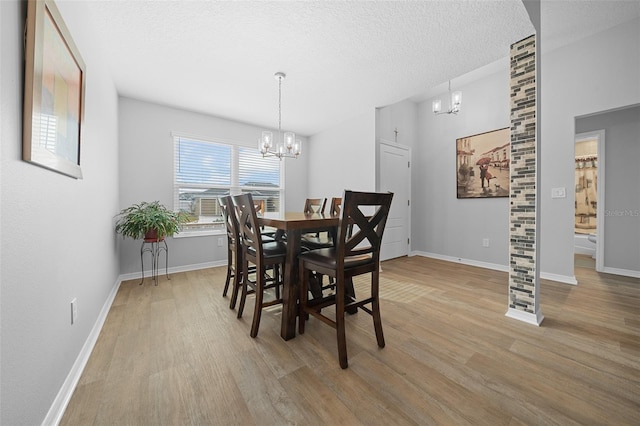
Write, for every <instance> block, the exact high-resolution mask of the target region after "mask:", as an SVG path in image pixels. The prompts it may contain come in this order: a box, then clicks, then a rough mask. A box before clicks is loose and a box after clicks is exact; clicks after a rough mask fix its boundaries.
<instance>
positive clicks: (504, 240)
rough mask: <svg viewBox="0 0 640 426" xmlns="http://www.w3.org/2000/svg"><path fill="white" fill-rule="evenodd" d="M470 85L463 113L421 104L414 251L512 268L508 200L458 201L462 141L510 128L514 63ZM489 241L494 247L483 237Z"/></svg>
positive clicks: (416, 150) (465, 92)
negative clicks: (458, 152)
mask: <svg viewBox="0 0 640 426" xmlns="http://www.w3.org/2000/svg"><path fill="white" fill-rule="evenodd" d="M503 62H504V66H503V67H496V68H497V69H499V71H498V72H496V73H493V74H491V75H489V76H486V77H482V78H480V79H478V80H476V81H473V82H471V83H468V84H466V85H464V86H461V87H460V86H455V90H462V93H463V95H462V109H461V111H460V113H458V114H457V115H437V116H436V115H435V114H433V112H432V110H431V102H432V101H433V100H434V99H435V98H440V99H445V101H444V102H445V104H446V96H447V95H446V93H442V94H441V95H439V96H436V97H435V98H432V99H428V100H426V101H424V102H421V103H420V104H419V105H418V142H417V144H416V146H415V148H414V149H413V167H412V200H413V206H412V210H411V216H412V250H413V251H414V252H418V253H422V254H427V255H433V256H436V257H444V258H453V259H456V260H457V259H461V260H462V261H468V262H469V263H477V264H486V266H494V267H506V265H507V262H508V230H509V216H508V214H509V212H508V202H509V199H508V198H494V199H486V198H485V199H477V198H474V199H457V198H456V139H458V138H461V137H464V136H471V135H475V134H478V133H484V132H487V131H491V130H496V129H500V128H504V127H509V126H510V121H509V120H510V118H509V114H510V110H509V108H510V106H509V62H508V58H505V59H504V60H503ZM483 238H489V243H490V244H489V245H490V246H489V247H488V248H484V247H482V239H483Z"/></svg>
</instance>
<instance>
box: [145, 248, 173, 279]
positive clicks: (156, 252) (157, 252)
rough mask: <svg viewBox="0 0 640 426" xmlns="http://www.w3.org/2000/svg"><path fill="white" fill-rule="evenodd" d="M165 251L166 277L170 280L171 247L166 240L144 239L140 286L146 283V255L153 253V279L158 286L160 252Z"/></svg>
mask: <svg viewBox="0 0 640 426" xmlns="http://www.w3.org/2000/svg"><path fill="white" fill-rule="evenodd" d="M161 251H164V267H165V275H166V276H167V279H168V280H170V279H171V278H170V277H169V247H168V246H167V242H166V241H165V239H164V238H163V239H161V240H159V239H157V238H154V239H144V240H143V241H142V245H141V246H140V264H141V265H142V281H140V284H139V285H142V283H143V282H144V257H143V255H144V253H145V252H149V253H151V279H152V280H153V281H155V282H156V285H158V264H159V263H160V262H159V260H160V259H159V257H160V252H161Z"/></svg>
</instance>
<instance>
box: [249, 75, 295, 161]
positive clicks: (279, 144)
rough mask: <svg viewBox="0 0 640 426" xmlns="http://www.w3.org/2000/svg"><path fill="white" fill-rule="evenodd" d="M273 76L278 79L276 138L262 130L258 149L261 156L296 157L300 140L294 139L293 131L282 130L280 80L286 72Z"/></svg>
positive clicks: (269, 132) (271, 133) (267, 131)
mask: <svg viewBox="0 0 640 426" xmlns="http://www.w3.org/2000/svg"><path fill="white" fill-rule="evenodd" d="M274 77H275V78H276V80H278V139H277V140H274V139H273V132H271V131H270V130H264V131H263V132H262V136H261V137H260V139H258V150H259V151H260V152H261V153H262V157H263V158H264V157H278V158H279V159H280V160H282V159H283V158H297V157H298V155H300V153H301V152H302V142H301V141H300V139H297V140H296V134H295V133H293V132H283V131H282V80H284V79H285V77H286V74H285V73H283V72H277V73H276V74H275V75H274Z"/></svg>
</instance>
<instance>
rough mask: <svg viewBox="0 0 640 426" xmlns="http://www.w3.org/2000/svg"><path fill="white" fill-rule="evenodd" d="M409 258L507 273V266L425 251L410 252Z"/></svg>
mask: <svg viewBox="0 0 640 426" xmlns="http://www.w3.org/2000/svg"><path fill="white" fill-rule="evenodd" d="M409 256H423V257H430V258H432V259H439V260H445V261H447V262H453V263H462V264H463V265H469V266H477V267H479V268H485V269H493V270H494V271H501V272H508V271H509V268H508V267H507V265H499V264H497V263H489V262H481V261H479V260H472V259H463V258H460V257H453V256H446V255H443V254H437V253H429V252H425V251H412V252H411V253H410V254H409Z"/></svg>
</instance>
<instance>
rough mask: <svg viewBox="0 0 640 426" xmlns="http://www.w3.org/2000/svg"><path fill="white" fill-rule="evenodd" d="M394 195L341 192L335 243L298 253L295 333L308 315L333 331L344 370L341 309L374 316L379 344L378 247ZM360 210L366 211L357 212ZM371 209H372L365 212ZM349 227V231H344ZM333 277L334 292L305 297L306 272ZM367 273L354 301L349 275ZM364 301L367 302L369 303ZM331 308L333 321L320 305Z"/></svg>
mask: <svg viewBox="0 0 640 426" xmlns="http://www.w3.org/2000/svg"><path fill="white" fill-rule="evenodd" d="M392 199H393V194H392V193H390V192H388V193H375V192H353V191H345V192H344V196H343V200H344V203H343V204H342V211H341V213H340V226H339V227H338V235H337V244H336V246H335V247H331V248H323V249H317V250H311V251H308V252H304V253H301V254H300V256H299V262H300V263H299V274H300V275H299V279H300V296H299V298H300V302H299V322H298V329H299V332H300V334H303V333H304V329H305V322H306V321H305V318H306V317H307V314H309V315H312V316H314V317H316V318H318V319H320V320H321V321H322V322H324V323H325V324H328V325H330V326H332V327H333V328H335V329H336V334H337V340H338V359H339V361H340V367H342V368H347V366H348V362H347V341H346V335H345V311H346V310H347V309H357V308H360V309H362V310H363V311H365V312H366V313H368V314H370V315H371V316H372V317H373V326H374V329H375V332H376V339H377V341H378V346H379V347H381V348H382V347H384V345H385V342H384V334H383V332H382V319H381V317H380V300H379V272H380V266H379V265H380V245H381V243H382V236H383V233H384V228H385V225H386V222H387V217H388V215H389V209H390V208H391V200H392ZM362 208H364V209H365V211H364V212H363V211H362ZM370 209H374V210H375V211H374V212H373V213H371V212H370V211H369V210H370ZM350 228H351V231H350V230H349V229H350ZM311 271H315V272H317V273H321V274H323V275H328V276H330V277H333V278H334V279H335V281H336V291H335V292H334V293H332V294H330V295H327V296H322V297H319V298H313V299H311V300H309V298H308V287H309V276H310V272H311ZM369 273H370V274H371V291H370V293H369V294H366V295H365V296H368V297H365V298H363V299H356V298H355V295H354V294H353V289H352V288H349V287H350V286H349V285H348V283H349V282H350V281H351V279H352V278H353V277H354V276H357V275H362V274H369ZM367 305H370V307H368V306H367ZM329 306H335V320H334V319H332V318H331V317H330V316H326V315H323V313H322V309H324V308H327V307H329Z"/></svg>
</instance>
